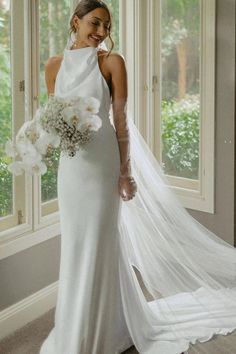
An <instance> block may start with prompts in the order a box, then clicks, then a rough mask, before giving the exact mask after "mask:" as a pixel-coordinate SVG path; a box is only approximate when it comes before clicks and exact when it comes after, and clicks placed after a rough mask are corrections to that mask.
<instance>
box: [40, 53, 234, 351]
mask: <svg viewBox="0 0 236 354" xmlns="http://www.w3.org/2000/svg"><path fill="white" fill-rule="evenodd" d="M97 50H98V49H97V48H94V47H85V48H80V49H75V50H70V49H65V51H64V58H63V61H62V64H61V67H60V70H59V72H58V75H57V78H56V83H55V95H57V96H61V97H64V98H66V97H68V98H69V97H71V96H76V95H78V96H93V97H96V98H97V99H99V100H100V102H101V106H100V111H99V116H100V118H101V119H102V127H101V128H100V130H98V131H97V132H96V133H95V135H94V138H93V140H92V141H91V142H89V143H88V144H87V145H86V147H85V148H84V150H80V151H79V152H77V153H76V155H75V156H74V157H68V156H67V155H66V154H65V153H63V152H62V153H61V155H60V161H59V169H58V201H59V211H60V223H61V260H60V275H59V289H58V298H57V306H56V313H55V325H54V328H53V329H52V330H51V332H50V333H49V335H48V337H47V338H46V340H45V341H44V343H43V344H42V346H41V349H40V354H119V353H121V352H122V351H124V350H126V349H127V348H129V347H130V346H132V344H134V345H135V347H136V348H137V350H138V351H139V352H140V353H141V354H180V353H181V352H182V351H186V350H188V349H189V347H190V346H191V348H193V350H194V348H195V347H194V344H195V343H196V344H197V340H198V343H199V342H206V341H208V340H209V339H211V338H212V336H213V335H214V334H223V335H224V336H220V337H224V339H225V341H224V344H222V351H219V353H222V354H225V353H227V354H233V353H236V349H234V348H233V347H232V345H231V344H230V343H231V342H230V340H227V339H228V338H230V337H231V336H232V335H233V334H231V335H227V336H225V335H226V334H229V333H231V332H233V330H234V329H235V328H236V250H235V249H234V247H232V246H231V245H229V244H227V243H226V242H224V241H223V240H221V239H220V238H219V237H217V236H216V235H215V234H213V233H212V232H210V231H209V230H207V229H206V228H205V227H204V226H203V225H201V224H200V223H198V222H197V221H196V220H195V219H194V218H192V217H191V216H190V215H189V214H188V213H187V211H186V210H185V209H184V208H183V207H182V205H181V204H180V203H179V202H178V200H177V198H176V197H175V195H174V194H173V192H171V190H170V188H169V187H168V185H167V181H166V179H165V176H164V174H163V171H162V170H161V167H160V166H159V164H158V162H157V161H156V159H155V158H154V156H153V155H152V153H151V151H150V150H149V148H148V146H147V145H146V143H145V141H144V140H143V139H142V137H141V135H140V134H139V133H138V131H137V129H136V127H135V125H134V123H133V121H132V119H131V117H128V118H129V128H130V143H131V150H130V155H131V163H132V175H133V176H134V178H135V180H136V182H137V186H138V192H137V194H136V196H135V198H134V199H133V200H130V201H128V202H124V201H122V199H121V197H120V196H119V193H118V176H119V167H120V166H119V162H120V157H119V148H118V142H117V139H116V133H115V128H114V124H113V122H112V112H111V110H110V107H111V97H110V91H109V87H108V85H107V83H106V80H105V78H104V77H103V76H102V73H101V71H100V68H99V63H98V57H97V55H98V54H97ZM137 270H138V271H139V272H140V273H139V274H140V275H141V277H142V281H143V283H144V284H145V286H146V289H147V291H148V292H149V296H150V297H151V300H152V301H150V299H149V300H147V298H146V297H145V295H144V293H143V291H142V288H143V287H141V286H140V282H139V280H138V278H137V276H136V274H137V273H138V272H137ZM219 345H220V344H219V343H218V344H217V346H219ZM230 345H231V346H230ZM202 348H204V345H203V347H200V348H198V349H195V351H194V353H208V354H215V352H212V353H210V352H207V351H206V352H205V351H204V349H202ZM218 349H219V348H218ZM202 350H203V351H202ZM226 350H227V351H226ZM234 350H235V351H234Z"/></svg>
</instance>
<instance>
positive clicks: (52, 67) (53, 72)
mask: <svg viewBox="0 0 236 354" xmlns="http://www.w3.org/2000/svg"><path fill="white" fill-rule="evenodd" d="M61 61H62V57H61V56H54V57H51V58H49V59H48V60H47V62H46V63H45V65H44V70H45V82H46V86H47V92H48V96H49V95H53V94H54V89H55V81H56V77H57V73H58V71H59V69H60V66H61Z"/></svg>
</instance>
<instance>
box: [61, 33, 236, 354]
mask: <svg viewBox="0 0 236 354" xmlns="http://www.w3.org/2000/svg"><path fill="white" fill-rule="evenodd" d="M73 40H74V39H73V34H72V38H69V39H68V42H67V45H66V48H67V49H69V48H70V47H71V45H72V43H73ZM100 46H101V47H102V48H104V49H106V50H107V46H106V44H105V42H103V43H102V44H101V45H100ZM127 119H128V124H129V130H130V155H131V164H132V175H133V177H134V178H135V180H136V182H137V186H138V191H137V194H136V196H135V198H134V199H133V200H130V201H128V202H122V206H121V214H120V222H119V225H118V226H119V237H120V255H121V256H120V257H121V258H120V264H119V267H120V284H121V295H122V301H123V306H124V315H125V318H126V322H127V326H128V329H129V332H130V334H131V336H132V339H133V341H134V344H135V346H136V348H137V350H138V351H139V352H140V353H145V354H146V353H148V354H156V353H157V348H158V353H162V354H175V353H176V354H180V349H181V350H182V351H184V350H187V349H188V348H189V344H190V345H191V349H190V350H191V351H189V353H190V352H191V353H194V354H197V353H200V354H203V353H208V354H215V353H221V354H223V353H224V354H225V353H228V354H233V353H236V349H235V348H236V336H235V335H234V334H235V332H234V334H231V335H229V336H227V337H226V336H219V338H216V339H214V340H211V341H210V342H208V343H205V344H200V342H205V341H208V340H209V339H210V338H212V337H213V335H214V334H224V335H225V334H227V333H230V332H232V331H233V330H234V329H235V328H236V249H235V248H234V247H233V246H232V245H230V244H228V243H227V242H225V241H223V240H222V239H221V238H220V237H218V236H217V235H216V234H214V233H213V232H211V231H210V230H208V229H207V228H206V227H204V226H203V225H202V224H200V223H199V222H198V221H197V220H195V219H194V218H193V217H192V216H191V215H190V214H189V213H188V212H187V211H186V209H185V208H184V207H183V206H182V205H181V203H180V202H179V200H178V198H177V197H176V195H175V194H174V192H173V191H172V189H171V188H170V187H169V185H168V180H167V178H166V176H165V174H164V172H163V170H162V168H161V166H160V164H159V163H158V161H157V160H156V158H155V157H154V155H153V154H152V152H151V150H150V149H149V147H148V145H147V144H146V142H145V140H144V139H143V137H142V135H141V134H140V133H139V131H138V129H137V127H136V126H135V123H134V119H133V116H132V114H131V112H130V110H129V109H128V110H127ZM137 275H139V276H138V277H137ZM140 279H141V280H142V282H143V285H145V287H146V292H143V290H142V289H143V288H142V287H141V285H140ZM150 343H152V344H150Z"/></svg>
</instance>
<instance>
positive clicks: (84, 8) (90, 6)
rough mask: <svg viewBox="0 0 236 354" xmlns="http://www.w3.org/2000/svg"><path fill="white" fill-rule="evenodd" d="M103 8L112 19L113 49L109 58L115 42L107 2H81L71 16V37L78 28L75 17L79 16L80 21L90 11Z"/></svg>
mask: <svg viewBox="0 0 236 354" xmlns="http://www.w3.org/2000/svg"><path fill="white" fill-rule="evenodd" d="M100 7H101V8H103V9H105V10H106V11H107V12H108V14H109V17H110V25H109V32H108V37H109V39H110V42H111V47H110V49H109V52H108V54H107V56H108V55H109V54H110V53H111V51H112V49H113V47H114V42H113V40H112V38H111V28H112V13H111V11H110V9H109V7H108V6H107V5H106V4H105V2H103V1H99V0H81V1H80V2H79V3H78V5H77V6H76V8H75V10H74V12H73V14H72V16H71V20H70V28H69V35H70V36H71V34H72V33H75V32H76V28H75V26H74V24H73V18H74V16H75V15H76V16H78V17H79V18H80V19H81V18H83V17H84V16H85V15H86V14H87V13H89V12H90V11H93V10H95V9H97V8H100Z"/></svg>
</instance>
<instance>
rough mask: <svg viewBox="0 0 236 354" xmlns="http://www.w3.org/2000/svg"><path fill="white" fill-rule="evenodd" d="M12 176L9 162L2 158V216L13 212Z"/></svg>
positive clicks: (0, 190)
mask: <svg viewBox="0 0 236 354" xmlns="http://www.w3.org/2000/svg"><path fill="white" fill-rule="evenodd" d="M12 178H13V177H12V174H11V173H10V172H9V171H8V170H7V164H6V163H5V162H4V161H3V160H2V159H0V217H3V216H7V215H9V214H11V213H12Z"/></svg>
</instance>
